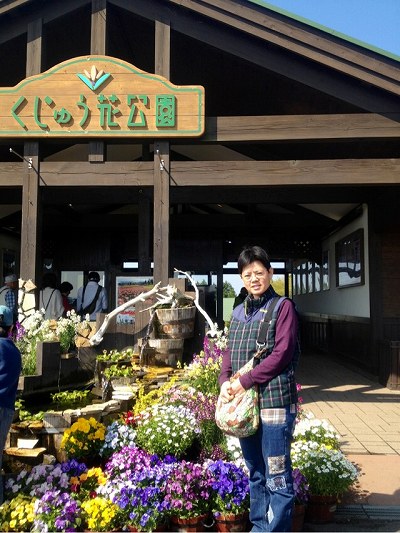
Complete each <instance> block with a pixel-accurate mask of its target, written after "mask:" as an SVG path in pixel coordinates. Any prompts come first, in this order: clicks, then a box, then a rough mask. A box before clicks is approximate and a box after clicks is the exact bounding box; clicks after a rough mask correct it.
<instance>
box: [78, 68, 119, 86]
mask: <svg viewBox="0 0 400 533" xmlns="http://www.w3.org/2000/svg"><path fill="white" fill-rule="evenodd" d="M83 72H84V74H77V76H78V78H79V79H80V80H82V81H83V83H84V84H85V85H87V86H88V87H89V89H90V90H92V91H95V90H96V89H98V88H99V87H100V86H101V85H103V83H104V82H105V81H106V80H107V79H108V78H109V77H110V76H111V74H107V73H105V72H104V70H97V68H96V67H95V66H94V65H93V66H92V68H91V69H90V73H89V72H88V71H87V70H84V71H83Z"/></svg>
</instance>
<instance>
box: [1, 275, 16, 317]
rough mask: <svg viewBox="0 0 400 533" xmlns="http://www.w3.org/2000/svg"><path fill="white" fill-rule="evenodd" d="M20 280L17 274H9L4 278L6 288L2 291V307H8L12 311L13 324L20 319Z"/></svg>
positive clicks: (2, 288)
mask: <svg viewBox="0 0 400 533" xmlns="http://www.w3.org/2000/svg"><path fill="white" fill-rule="evenodd" d="M17 289H18V278H17V276H16V275H15V274H9V275H8V276H6V277H5V278H4V286H3V287H1V289H0V305H6V306H7V307H8V308H9V309H11V311H12V314H13V322H14V323H15V322H16V321H17V318H18V291H17Z"/></svg>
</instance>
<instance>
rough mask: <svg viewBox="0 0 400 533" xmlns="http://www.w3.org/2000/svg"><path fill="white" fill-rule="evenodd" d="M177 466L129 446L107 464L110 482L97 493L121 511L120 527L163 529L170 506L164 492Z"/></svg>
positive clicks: (167, 460)
mask: <svg viewBox="0 0 400 533" xmlns="http://www.w3.org/2000/svg"><path fill="white" fill-rule="evenodd" d="M173 468H174V462H173V461H172V460H171V459H170V458H169V457H167V458H166V459H164V460H161V459H159V458H158V457H157V456H155V455H150V454H148V453H146V452H145V451H143V450H141V449H140V448H134V447H129V446H126V447H124V448H122V449H121V451H119V452H116V453H114V454H113V455H112V456H111V458H110V460H109V461H108V463H107V464H106V469H105V470H106V473H107V476H108V479H107V482H106V483H105V484H104V485H102V486H100V487H99V488H98V490H97V492H98V493H99V494H100V495H102V496H104V497H106V498H108V499H109V500H111V501H113V502H114V503H115V504H116V505H117V506H118V507H119V508H120V516H121V524H122V525H123V526H125V527H126V528H128V529H130V530H134V531H154V530H155V529H157V527H162V530H163V531H165V520H166V518H167V516H168V510H169V504H168V502H167V501H166V500H165V490H166V487H167V484H168V482H169V479H170V475H171V471H172V470H173Z"/></svg>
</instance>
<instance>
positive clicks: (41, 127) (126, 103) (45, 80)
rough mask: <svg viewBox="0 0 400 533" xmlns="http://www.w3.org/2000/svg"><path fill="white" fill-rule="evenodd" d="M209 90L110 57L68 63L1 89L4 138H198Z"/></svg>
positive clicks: (0, 119)
mask: <svg viewBox="0 0 400 533" xmlns="http://www.w3.org/2000/svg"><path fill="white" fill-rule="evenodd" d="M203 132H204V88H203V87H201V86H177V85H173V84H172V83H171V82H169V81H168V80H167V79H165V78H163V77H162V76H156V75H155V74H150V73H148V72H144V71H142V70H140V69H138V68H136V67H134V66H133V65H131V64H129V63H127V62H125V61H122V60H120V59H116V58H113V57H108V56H84V57H76V58H73V59H69V60H68V61H64V62H63V63H60V64H59V65H56V66H55V67H53V68H51V69H50V70H48V71H47V72H44V73H42V74H38V75H36V76H32V77H30V78H26V79H25V80H23V81H21V82H20V83H19V84H18V85H16V86H15V87H5V88H0V137H7V138H10V137H25V138H26V137H29V138H31V137H58V138H60V137H62V138H65V137H103V138H104V137H127V138H129V137H154V138H158V137H162V138H165V137H197V136H199V135H201V134H202V133H203Z"/></svg>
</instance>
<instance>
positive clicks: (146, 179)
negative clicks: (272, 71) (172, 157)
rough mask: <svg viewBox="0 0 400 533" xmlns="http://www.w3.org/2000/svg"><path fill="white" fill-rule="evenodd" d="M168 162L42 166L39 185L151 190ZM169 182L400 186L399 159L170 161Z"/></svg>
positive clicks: (188, 184) (182, 184) (175, 184)
mask: <svg viewBox="0 0 400 533" xmlns="http://www.w3.org/2000/svg"><path fill="white" fill-rule="evenodd" d="M167 155H168V154H167ZM165 158H166V154H165V153H163V152H162V150H160V157H159V158H158V161H157V160H156V159H155V161H154V164H153V163H152V162H130V163H127V162H122V163H118V162H110V163H104V164H103V165H96V166H95V168H94V169H93V165H90V163H85V162H74V163H68V162H62V163H55V162H44V163H42V164H41V170H40V173H41V178H42V180H41V185H42V186H46V185H48V186H53V187H54V186H55V187H57V186H58V187H70V186H75V187H77V186H87V187H90V186H91V187H118V186H121V187H127V186H129V187H145V186H152V185H153V166H154V172H158V171H159V169H160V159H164V165H165V166H166V168H168V164H169V163H168V159H165ZM167 174H168V173H167V172H166V171H163V172H162V175H163V179H165V178H164V176H165V175H167ZM0 176H1V173H0ZM160 177H161V171H160ZM165 181H170V182H171V185H172V187H173V188H174V189H175V187H192V186H196V187H235V186H236V187H243V186H245V187H250V186H265V185H272V186H289V185H299V186H300V185H314V186H315V185H318V186H323V185H383V184H396V185H398V184H399V183H400V159H322V160H294V161H293V160H289V161H172V162H171V163H170V176H169V177H168V176H167V179H165ZM0 184H1V183H0ZM5 184H6V183H4V185H5ZM8 185H10V183H8ZM160 185H161V183H160ZM160 201H161V200H160ZM164 201H165V199H164ZM167 203H169V202H167ZM163 205H164V204H163ZM163 205H161V206H159V207H163ZM165 209H166V207H165Z"/></svg>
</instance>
